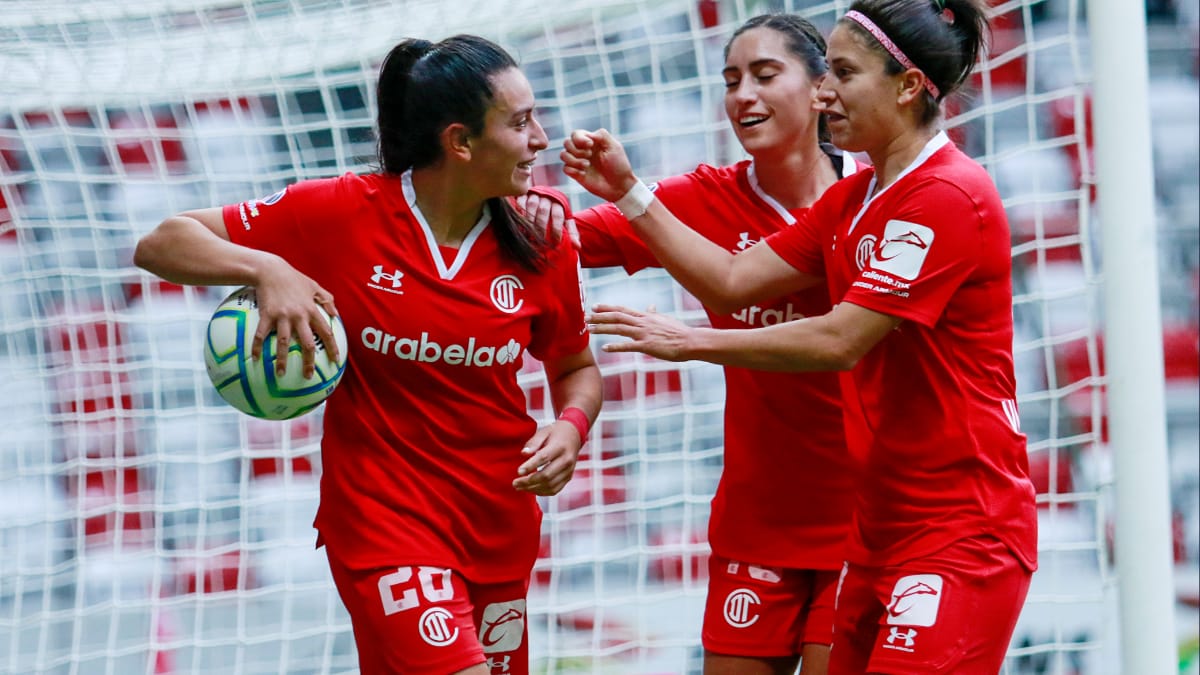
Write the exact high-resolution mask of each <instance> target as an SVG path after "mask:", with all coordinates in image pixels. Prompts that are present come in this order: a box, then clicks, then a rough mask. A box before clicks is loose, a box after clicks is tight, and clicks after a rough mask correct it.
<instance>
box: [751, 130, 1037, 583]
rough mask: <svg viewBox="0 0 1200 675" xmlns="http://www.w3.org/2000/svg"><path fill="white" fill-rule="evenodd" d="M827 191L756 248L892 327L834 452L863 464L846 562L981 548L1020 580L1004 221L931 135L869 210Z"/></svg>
mask: <svg viewBox="0 0 1200 675" xmlns="http://www.w3.org/2000/svg"><path fill="white" fill-rule="evenodd" d="M874 185H875V172H874V171H873V170H867V171H864V172H862V173H861V174H860V175H857V176H854V177H851V178H849V179H847V180H844V181H840V182H838V183H837V184H836V185H834V186H833V187H832V188H830V189H829V190H828V191H826V193H825V194H824V195H823V196H822V197H821V199H819V200H818V201H817V203H816V204H813V206H812V208H811V209H809V212H808V214H807V215H806V217H805V218H804V219H802V220H801V221H800V222H799V223H797V225H796V226H795V227H791V228H788V229H787V230H784V231H782V232H779V233H778V234H776V235H774V236H772V237H770V238H768V239H767V243H768V245H769V246H771V248H772V249H773V250H774V251H775V252H777V253H778V254H779V255H780V256H781V257H782V258H783V259H784V260H786V261H787V262H788V263H789V264H791V265H793V266H794V267H796V268H797V269H799V270H803V271H805V272H809V273H811V274H816V275H819V276H824V277H825V278H826V279H827V281H828V283H829V291H830V294H831V297H832V298H833V300H834V301H835V302H850V303H853V304H855V305H859V306H861V307H865V308H867V309H870V310H873V311H876V312H881V313H884V314H888V315H890V316H894V317H899V318H901V319H904V320H905V321H904V322H903V323H901V324H900V325H899V327H898V328H897V329H896V330H894V331H892V332H891V334H889V335H888V336H886V337H884V338H883V340H881V341H880V342H879V344H877V345H876V346H875V347H874V348H872V349H871V351H870V352H868V353H867V354H866V355H865V356H864V357H863V358H862V359H861V360H860V362H859V364H858V365H857V366H856V367H855V368H854V370H853V371H852V375H853V387H850V388H848V390H847V391H845V392H844V393H845V394H846V409H845V414H846V419H847V429H848V440H849V442H850V444H851V446H852V447H855V451H856V453H858V452H861V453H862V455H861V456H863V457H865V464H864V467H863V472H862V475H861V481H860V487H859V490H858V499H857V503H856V505H855V524H854V527H853V528H852V532H851V538H850V552H849V553H850V555H849V559H850V560H851V561H852V562H854V563H857V564H860V565H868V566H879V565H889V564H896V563H900V562H903V561H906V560H911V559H913V558H917V557H921V556H923V555H928V554H930V553H933V552H936V551H937V550H939V549H941V548H943V547H945V546H946V545H947V544H950V543H952V542H954V541H957V540H960V539H965V538H967V537H971V536H978V535H991V536H995V537H996V538H998V539H1000V540H1001V541H1003V542H1004V543H1005V544H1006V545H1007V546H1008V547H1009V549H1011V550H1012V552H1013V553H1014V555H1016V556H1017V557H1018V558H1019V559H1020V560H1021V562H1022V564H1024V565H1025V566H1026V567H1028V568H1029V569H1030V570H1032V569H1034V567H1035V566H1036V558H1037V513H1036V508H1035V505H1034V489H1033V484H1032V483H1031V482H1030V480H1029V462H1028V456H1027V454H1026V448H1025V436H1024V435H1023V434H1022V433H1021V432H1020V421H1019V418H1018V417H1017V406H1016V382H1015V377H1014V375H1013V359H1012V343H1013V320H1012V269H1011V268H1012V255H1011V252H1010V239H1009V229H1008V220H1007V218H1006V217H1005V213H1004V207H1003V205H1002V204H1001V203H1000V196H999V194H998V193H997V192H996V188H995V186H994V184H993V183H992V181H991V179H990V178H989V177H988V175H987V173H986V172H985V171H984V170H983V168H982V167H980V166H979V165H978V164H976V163H975V162H974V161H972V160H971V159H970V158H969V157H967V156H966V155H964V154H963V153H962V152H960V151H959V150H958V148H956V147H954V145H953V144H951V143H950V142H949V139H948V138H947V137H946V135H945V134H938V135H937V136H936V137H935V138H934V139H933V140H931V141H930V142H929V144H928V145H927V146H926V147H925V149H924V151H923V152H922V153H921V154H920V156H918V158H917V159H916V160H914V162H913V163H912V164H911V165H910V166H909V167H908V168H907V169H905V171H904V172H903V173H902V174H901V176H900V178H898V179H897V180H896V182H894V183H893V184H891V185H889V186H888V187H886V188H885V189H884V190H882V191H881V192H879V193H878V194H876V195H875V196H874V197H872V198H870V199H869V200H868V195H870V194H871V193H872V191H873V188H874Z"/></svg>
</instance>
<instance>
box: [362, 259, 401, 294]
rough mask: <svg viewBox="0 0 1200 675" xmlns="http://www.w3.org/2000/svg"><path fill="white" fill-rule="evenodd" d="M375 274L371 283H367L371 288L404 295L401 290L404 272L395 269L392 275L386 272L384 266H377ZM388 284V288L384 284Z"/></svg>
mask: <svg viewBox="0 0 1200 675" xmlns="http://www.w3.org/2000/svg"><path fill="white" fill-rule="evenodd" d="M374 269H375V273H374V274H372V275H371V281H370V282H368V283H367V285H368V286H370V287H371V288H374V289H377V290H381V291H387V292H388V293H404V291H402V290H400V284H401V281H400V280H401V279H403V278H404V272H401V271H400V270H398V269H393V271H392V272H391V273H388V272H385V271H384V269H385V268H384V266H383V265H376V266H375V268H374ZM385 281H386V282H388V285H387V286H384V285H383V282H385Z"/></svg>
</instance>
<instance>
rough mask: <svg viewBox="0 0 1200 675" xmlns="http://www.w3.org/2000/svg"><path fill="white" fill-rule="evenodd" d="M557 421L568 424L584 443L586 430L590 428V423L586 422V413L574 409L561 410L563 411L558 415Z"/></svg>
mask: <svg viewBox="0 0 1200 675" xmlns="http://www.w3.org/2000/svg"><path fill="white" fill-rule="evenodd" d="M558 419H560V420H562V421H564V422H570V423H571V424H572V425H573V426H574V427H575V430H576V431H578V432H579V440H581V441H586V440H587V436H588V429H590V428H591V423H589V422H588V416H587V413H585V412H583V410H581V409H579V408H575V407H571V408H563V411H562V412H561V413H559V414H558Z"/></svg>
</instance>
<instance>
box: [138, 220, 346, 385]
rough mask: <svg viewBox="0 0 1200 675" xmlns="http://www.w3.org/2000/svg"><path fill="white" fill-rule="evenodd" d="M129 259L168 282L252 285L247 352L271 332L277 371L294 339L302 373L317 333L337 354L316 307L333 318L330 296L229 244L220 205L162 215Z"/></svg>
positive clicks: (262, 255)
mask: <svg viewBox="0 0 1200 675" xmlns="http://www.w3.org/2000/svg"><path fill="white" fill-rule="evenodd" d="M133 261H134V264H136V265H137V266H138V267H141V268H142V269H145V270H146V271H148V272H151V273H153V274H155V275H157V276H159V277H162V278H163V279H166V280H167V281H171V282H173V283H179V284H190V285H232V286H241V285H245V286H254V287H255V289H256V290H257V294H258V302H259V316H260V321H259V324H258V330H257V332H256V333H255V335H254V344H253V346H252V350H251V353H252V354H253V355H254V357H255V358H259V357H261V355H262V343H263V340H264V339H265V338H266V336H267V335H268V334H270V332H271V331H272V330H274V331H275V332H276V339H277V340H278V342H279V348H278V349H277V350H276V355H277V357H276V368H277V370H278V371H279V372H280V373H282V372H284V370H285V368H286V365H287V347H288V345H289V344H290V343H291V340H292V338H293V337H295V338H296V341H297V342H298V343H299V344H300V347H301V350H302V352H303V355H304V366H303V367H304V376H305V377H311V376H312V373H313V364H314V355H315V353H316V337H319V338H320V339H321V340H322V341H323V342H324V343H325V344H326V345H327V346H328V348H329V349H330V354H331V357H332V358H334V359H337V358H340V356H339V355H338V353H337V341H336V340H335V339H334V337H333V331H332V329H331V327H330V324H329V322H328V321H327V320H326V319H325V317H324V316H322V314H321V312H320V311H319V309H318V305H320V307H323V308H324V309H325V311H326V312H328V313H329V314H330V315H331V316H335V315H336V314H337V308H336V307H335V306H334V303H333V294H332V293H330V292H328V291H326V290H325V289H324V288H322V287H321V286H320V285H319V284H317V283H316V282H315V281H313V280H312V279H311V278H309V277H308V276H307V275H304V274H301V273H300V272H299V271H298V270H296V268H294V267H292V266H291V265H290V264H288V263H287V262H286V261H285V260H283V259H282V258H280V257H279V256H277V255H274V254H272V253H267V252H264V251H258V250H255V249H252V248H248V247H245V246H239V245H238V244H234V243H233V242H231V241H230V240H229V233H228V232H227V231H226V229H225V223H224V221H223V220H222V218H221V209H220V208H208V209H198V210H195V211H185V212H183V213H180V214H178V215H175V216H171V217H170V218H167V219H166V220H164V221H163V222H162V223H161V224H160V225H159V226H158V227H156V228H155V229H154V230H153V231H152V232H150V233H149V234H147V235H146V236H145V237H143V238H142V239H141V240H139V241H138V245H137V248H136V250H135V251H134V257H133ZM314 335H315V336H316V337H314Z"/></svg>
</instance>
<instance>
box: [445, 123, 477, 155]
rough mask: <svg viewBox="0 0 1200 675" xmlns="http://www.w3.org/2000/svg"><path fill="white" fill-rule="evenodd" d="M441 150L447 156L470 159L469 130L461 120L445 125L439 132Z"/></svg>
mask: <svg viewBox="0 0 1200 675" xmlns="http://www.w3.org/2000/svg"><path fill="white" fill-rule="evenodd" d="M441 141H442V151H443V152H444V153H445V154H446V156H447V157H457V158H458V159H461V160H463V161H467V160H470V159H471V130H470V129H468V128H467V125H465V124H463V123H462V122H454V123H453V124H448V125H446V128H445V129H442V133H441Z"/></svg>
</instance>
